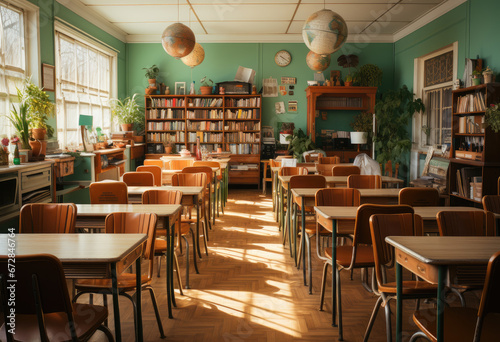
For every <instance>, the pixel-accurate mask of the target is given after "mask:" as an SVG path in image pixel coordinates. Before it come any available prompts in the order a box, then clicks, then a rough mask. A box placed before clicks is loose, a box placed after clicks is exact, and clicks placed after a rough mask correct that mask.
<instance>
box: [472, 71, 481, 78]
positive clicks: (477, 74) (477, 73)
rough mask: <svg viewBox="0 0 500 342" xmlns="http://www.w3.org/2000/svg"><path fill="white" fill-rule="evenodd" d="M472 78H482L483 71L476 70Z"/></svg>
mask: <svg viewBox="0 0 500 342" xmlns="http://www.w3.org/2000/svg"><path fill="white" fill-rule="evenodd" d="M472 77H473V78H479V77H481V71H479V70H474V71H473V72H472Z"/></svg>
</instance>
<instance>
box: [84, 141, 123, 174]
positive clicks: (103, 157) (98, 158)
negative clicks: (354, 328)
mask: <svg viewBox="0 0 500 342" xmlns="http://www.w3.org/2000/svg"><path fill="white" fill-rule="evenodd" d="M124 152H125V149H124V148H113V149H109V150H97V151H94V152H92V153H93V154H94V155H95V156H94V172H95V181H101V180H105V179H115V180H117V179H119V178H120V176H122V175H123V173H124V172H125V162H126V159H125V153H124Z"/></svg>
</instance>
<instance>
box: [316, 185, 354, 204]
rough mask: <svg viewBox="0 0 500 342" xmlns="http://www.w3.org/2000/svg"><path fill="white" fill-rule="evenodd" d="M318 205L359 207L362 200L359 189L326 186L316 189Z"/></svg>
mask: <svg viewBox="0 0 500 342" xmlns="http://www.w3.org/2000/svg"><path fill="white" fill-rule="evenodd" d="M315 198H316V204H315V205H316V206H339V207H340V206H345V207H357V206H359V203H360V202H361V194H360V193H359V190H358V189H350V188H326V189H320V190H318V191H316V196H315Z"/></svg>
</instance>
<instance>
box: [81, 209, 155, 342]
mask: <svg viewBox="0 0 500 342" xmlns="http://www.w3.org/2000/svg"><path fill="white" fill-rule="evenodd" d="M156 221H157V216H156V214H143V213H141V214H139V213H111V214H109V215H108V216H106V223H105V225H106V234H146V235H147V242H146V245H145V247H144V248H143V253H142V257H143V258H144V259H145V260H147V261H148V271H147V274H146V275H144V274H143V275H142V276H141V289H137V288H136V275H135V273H128V272H123V273H122V274H120V275H119V276H118V294H119V295H121V296H124V297H126V298H128V299H130V301H131V302H132V303H134V299H133V298H132V297H131V296H130V295H128V294H127V292H131V291H139V290H140V291H142V290H148V291H149V294H150V296H151V302H152V303H153V308H154V311H155V315H156V322H157V324H158V329H159V331H160V336H161V337H162V338H165V334H164V332H163V325H162V323H161V318H160V312H159V310H158V305H157V303H156V296H155V293H154V290H153V287H152V286H151V282H152V279H153V263H154V252H155V248H154V244H155V236H156ZM75 289H76V291H77V294H76V296H75V297H73V302H74V303H75V302H76V301H77V300H78V298H79V297H80V296H81V295H82V294H84V293H101V294H102V295H103V301H104V303H105V305H107V299H106V295H108V294H112V284H111V279H79V280H77V281H76V282H75ZM134 310H135V305H134ZM135 321H136V314H135V313H134V323H135V325H136V324H137V322H135Z"/></svg>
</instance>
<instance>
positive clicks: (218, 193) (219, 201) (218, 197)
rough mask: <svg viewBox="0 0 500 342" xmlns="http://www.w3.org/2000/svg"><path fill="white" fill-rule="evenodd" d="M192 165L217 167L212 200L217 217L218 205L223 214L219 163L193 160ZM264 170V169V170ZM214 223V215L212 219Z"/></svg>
mask: <svg viewBox="0 0 500 342" xmlns="http://www.w3.org/2000/svg"><path fill="white" fill-rule="evenodd" d="M193 166H208V167H218V168H219V171H218V172H217V174H216V176H217V179H216V180H217V183H216V184H215V186H216V189H214V191H215V193H216V196H215V197H214V202H213V203H216V204H217V217H218V216H219V206H220V209H221V210H222V215H224V198H223V196H222V191H223V190H224V189H225V184H224V178H223V177H222V169H221V167H220V163H219V162H216V161H195V162H194V163H193ZM264 171H265V170H264ZM269 179H270V178H269ZM213 223H214V224H215V217H214V220H213Z"/></svg>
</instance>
